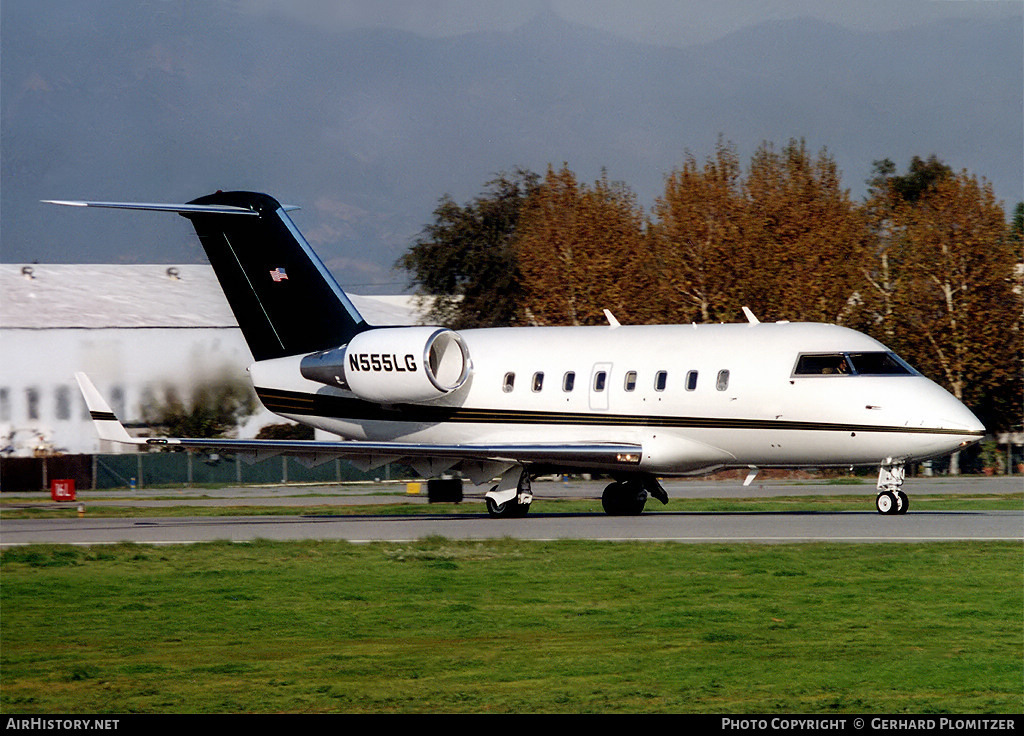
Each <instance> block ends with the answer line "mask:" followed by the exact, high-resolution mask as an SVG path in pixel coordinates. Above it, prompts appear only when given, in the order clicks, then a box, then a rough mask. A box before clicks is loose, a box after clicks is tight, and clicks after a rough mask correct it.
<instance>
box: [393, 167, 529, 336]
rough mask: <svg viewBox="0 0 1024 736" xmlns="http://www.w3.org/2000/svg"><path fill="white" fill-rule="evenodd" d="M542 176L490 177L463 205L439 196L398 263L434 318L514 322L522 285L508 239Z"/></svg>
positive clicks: (472, 323) (471, 323) (476, 323)
mask: <svg viewBox="0 0 1024 736" xmlns="http://www.w3.org/2000/svg"><path fill="white" fill-rule="evenodd" d="M539 180H540V177H539V176H538V175H537V174H534V173H533V172H531V171H527V170H525V169H520V170H518V171H516V172H515V173H514V174H501V175H499V176H498V178H496V179H494V180H493V181H491V182H488V183H487V185H486V190H485V192H484V193H482V194H480V195H479V196H477V197H476V198H475V199H474V200H473V201H471V202H469V203H467V204H465V205H459V204H458V203H456V202H455V201H454V200H453V199H452V198H451V197H450V196H448V195H445V196H444V197H442V198H441V201H440V203H439V204H438V206H437V207H436V208H435V210H434V221H433V222H432V223H431V224H429V225H427V226H426V227H425V228H424V230H423V233H422V235H421V236H420V237H419V238H417V240H416V241H415V242H414V243H413V245H412V246H411V247H410V248H409V250H407V251H406V252H405V254H404V255H402V257H401V258H399V259H398V262H397V264H396V265H397V266H398V267H400V268H402V269H404V270H405V271H407V272H408V273H409V274H410V275H411V280H412V285H414V286H415V287H416V288H417V291H418V293H419V294H421V295H422V296H424V297H430V298H432V302H431V308H430V312H429V319H430V320H431V321H434V322H437V323H439V324H443V325H448V326H450V327H453V328H455V329H463V328H467V327H495V326H503V325H511V324H516V323H518V321H519V315H520V305H521V302H522V286H521V276H520V273H519V266H518V262H517V260H516V255H515V250H514V245H513V241H514V238H515V235H516V230H517V226H518V222H519V216H520V210H521V209H522V206H523V204H524V202H525V201H526V200H527V198H528V197H529V196H530V195H531V194H532V193H533V191H534V190H535V189H536V188H537V186H538V183H539Z"/></svg>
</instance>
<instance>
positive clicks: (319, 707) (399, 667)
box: [0, 511, 1024, 714]
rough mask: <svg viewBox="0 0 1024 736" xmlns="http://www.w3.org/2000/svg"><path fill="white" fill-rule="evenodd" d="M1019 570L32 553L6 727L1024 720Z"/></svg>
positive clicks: (508, 554) (511, 548) (1009, 559)
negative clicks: (387, 720) (111, 716)
mask: <svg viewBox="0 0 1024 736" xmlns="http://www.w3.org/2000/svg"><path fill="white" fill-rule="evenodd" d="M6 515H7V512H6V511H5V516H6ZM1022 561H1024V555H1022V547H1021V545H1020V544H1013V543H941V544H912V545H903V544H884V545H827V544H803V545H786V546H769V545H679V544H641V543H636V544H633V543H629V544H626V543H606V542H584V541H579V542H573V541H566V542H557V543H536V542H517V541H512V540H497V541H493V542H453V541H449V540H445V539H427V540H423V541H421V542H416V543H410V544H369V545H353V544H348V543H344V542H302V543H276V542H273V543H272V542H257V543H253V544H228V543H210V544H199V545H191V546H177V547H149V546H133V545H117V546H104V547H95V548H78V547H74V548H73V547H57V546H31V547H22V548H15V549H10V550H7V551H5V552H4V553H3V555H2V557H0V581H2V585H0V597H2V609H3V615H2V619H0V665H2V669H0V678H2V687H0V710H2V712H3V713H5V714H11V713H69V714H70V713H131V712H149V713H177V712H186V713H207V712H218V713H219V712H230V713H237V712H254V713H268V712H350V713H361V712H369V713H387V712H433V713H461V712H497V713H506V712H519V713H522V712H536V713H552V712H553V713H577V712H601V713H618V712H725V713H743V712H803V713H830V712H837V713H838V712H863V713H869V712H878V713H901V712H908V713H931V712H941V713H981V712H994V713H1021V712H1022V708H1024V682H1022V661H1024V619H1022V611H1024V565H1022Z"/></svg>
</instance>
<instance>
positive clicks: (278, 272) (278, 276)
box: [270, 266, 288, 282]
mask: <svg viewBox="0 0 1024 736" xmlns="http://www.w3.org/2000/svg"><path fill="white" fill-rule="evenodd" d="M270 278H272V279H274V281H275V282H281V281H287V280H288V274H286V273H285V272H284V269H283V268H281V267H280V266H279V267H277V268H275V269H274V270H273V271H271V272H270Z"/></svg>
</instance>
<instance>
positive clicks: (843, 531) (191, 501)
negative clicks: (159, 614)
mask: <svg viewBox="0 0 1024 736" xmlns="http://www.w3.org/2000/svg"><path fill="white" fill-rule="evenodd" d="M665 485H666V489H667V490H668V492H669V496H670V498H692V497H701V496H704V497H714V498H747V497H768V496H800V495H863V497H864V509H863V511H844V512H814V511H809V510H807V511H803V510H793V511H785V512H771V513H768V512H758V513H744V512H731V513H692V512H675V511H672V506H671V503H670V505H669V506H668V507H666V508H667V510H666V511H661V512H658V513H646V514H644V515H642V516H639V517H609V516H606V515H604V514H602V513H592V514H591V513H584V514H574V513H558V512H557V511H554V509H556V508H557V507H555V506H553V505H552V506H551V507H549V508H550V509H552V510H550V511H547V512H546V511H545V504H544V500H545V499H553V498H599V497H600V492H601V488H603V486H604V483H599V482H596V481H595V482H579V481H574V482H560V481H547V482H535V483H534V488H533V490H534V494H535V502H534V506H533V510H531V512H530V514H529V516H527V517H526V518H523V519H502V520H496V519H491V518H489V517H488V516H487V514H486V512H485V511H484V508H483V504H482V503H481V500H482V493H483V489H482V488H481V489H472V488H471V487H467V492H466V497H465V501H464V503H466V504H479V508H480V513H460V514H452V513H449V512H446V508H447V506H446V504H435V505H434V508H436V509H437V512H436V513H431V514H426V515H424V514H416V515H409V516H391V515H389V516H372V515H369V516H367V515H362V516H352V515H346V514H345V508H344V507H345V506H346V505H350V504H367V503H395V502H408V503H416V504H420V503H427V498H426V496H425V492H424V493H423V494H420V495H418V496H417V495H410V494H407V493H405V492H404V490H403V489H404V486H401V485H396V484H391V485H383V484H382V485H370V486H283V487H281V486H279V487H272V488H234V489H220V490H216V491H210V490H204V489H180V490H167V489H163V490H156V491H138V490H136V491H114V492H111V491H94V492H87V493H80V494H79V495H78V499H77V500H76V502H75V503H76V505H77V504H80V505H81V506H82V507H83V509H84V514H83V515H82V516H81V517H79V518H73V519H46V518H36V519H5V518H3V515H2V513H0V546H2V547H9V546H15V545H23V544H38V543H56V544H110V543H116V542H135V543H139V544H188V543H195V542H204V541H213V540H230V541H233V542H247V541H253V540H256V539H271V540H302V539H338V540H348V541H351V542H357V543H358V542H374V541H394V542H407V541H414V540H417V539H422V538H424V537H427V536H432V535H436V536H443V537H447V538H449V539H460V540H474V539H477V540H480V539H494V538H502V537H511V538H516V539H525V540H557V539H595V540H614V541H661V542H683V543H687V542H688V543H726V542H753V543H794V542H854V543H855V542H931V541H962V540H975V541H977V540H984V541H1024V511H931V510H927V509H926V508H915V506H914V503H913V499H914V494H915V493H929V494H934V493H961V494H962V493H982V494H992V493H995V494H1004V493H1019V492H1021V491H1022V490H1024V483H1022V481H1021V480H1020V479H1019V478H992V479H961V478H956V479H934V478H929V479H909V480H908V481H907V483H906V484H905V485H904V489H905V490H906V491H907V492H908V493H909V494H910V498H911V507H910V511H909V513H907V514H905V515H902V516H892V517H888V516H882V515H880V514H877V513H876V512H875V511H874V495H875V490H874V485H873V484H871V483H864V484H860V485H853V486H843V485H838V486H837V485H829V484H826V483H821V482H780V481H768V482H765V483H756V482H755V483H754V484H753V485H751V486H749V487H746V488H744V487H743V486H742V485H741V483H740V482H739V481H720V480H718V481H708V480H701V481H671V482H667V483H666V484H665ZM35 499H36V500H35V501H34V502H33V501H32V500H30V499H28V498H26V500H25V505H29V504H31V505H38V504H39V501H38V499H39V494H36V496H35ZM5 503H6V504H7V505H6V506H5V507H6V508H10V507H11V506H12V505H17V499H12V498H11V497H9V496H8V494H5ZM648 503H649V504H651V505H655V506H660V504H659V503H658V502H657V501H654V500H651V501H649V502H648ZM104 505H118V506H125V505H136V506H158V505H173V506H182V505H186V506H188V505H193V506H218V505H219V506H238V505H260V506H266V505H275V506H293V507H295V509H296V514H295V515H285V516H220V517H175V518H157V517H153V518H141V519H140V518H134V519H110V518H107V519H104V518H100V517H97V516H91V515H90V514H89V513H88V510H89V509H96V508H99V507H102V506H104ZM309 505H316V506H321V507H322V506H325V505H326V506H336V507H337V510H336V511H335V510H333V509H332V510H331V511H330V512H329V513H321V514H317V515H313V514H303V513H302V508H301V507H302V506H309Z"/></svg>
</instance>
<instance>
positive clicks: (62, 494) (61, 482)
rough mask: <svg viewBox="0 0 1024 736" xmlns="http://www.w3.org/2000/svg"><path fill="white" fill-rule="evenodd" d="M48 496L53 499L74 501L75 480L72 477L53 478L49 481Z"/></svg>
mask: <svg viewBox="0 0 1024 736" xmlns="http://www.w3.org/2000/svg"><path fill="white" fill-rule="evenodd" d="M50 498H52V499H53V500H54V501H74V500H75V481H74V479H73V478H64V479H55V480H53V481H52V482H51V483H50Z"/></svg>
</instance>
